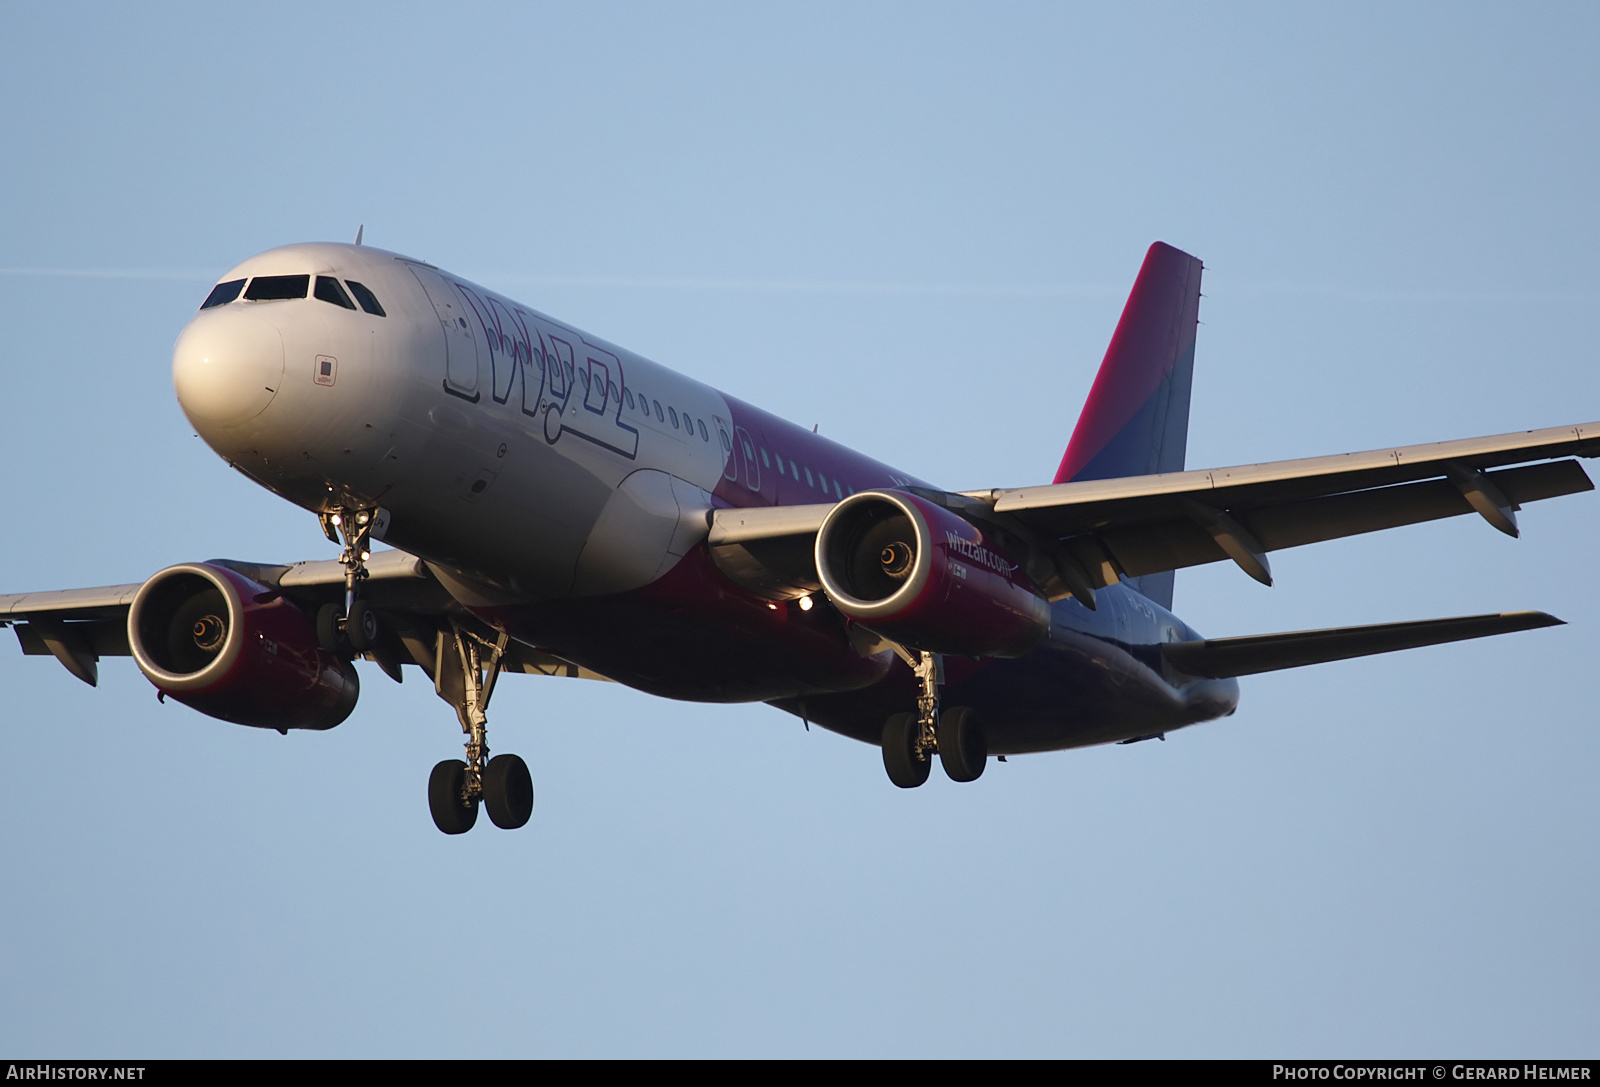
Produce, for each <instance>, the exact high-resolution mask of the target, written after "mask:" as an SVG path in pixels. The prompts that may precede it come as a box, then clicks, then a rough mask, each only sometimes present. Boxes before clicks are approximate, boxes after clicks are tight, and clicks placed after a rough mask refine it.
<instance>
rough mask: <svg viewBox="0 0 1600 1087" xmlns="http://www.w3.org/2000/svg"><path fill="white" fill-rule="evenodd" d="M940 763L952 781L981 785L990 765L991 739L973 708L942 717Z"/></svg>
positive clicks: (961, 708)
mask: <svg viewBox="0 0 1600 1087" xmlns="http://www.w3.org/2000/svg"><path fill="white" fill-rule="evenodd" d="M939 761H940V762H941V763H942V764H944V772H945V773H946V774H948V775H949V777H950V780H951V781H977V780H978V779H979V778H980V777H982V776H983V768H984V766H986V765H987V764H988V761H989V738H988V736H987V734H986V733H985V732H984V730H983V722H982V721H980V720H978V714H977V711H976V710H974V709H973V708H972V707H970V706H955V707H952V708H951V709H948V710H945V711H944V712H943V713H941V714H940V715H939Z"/></svg>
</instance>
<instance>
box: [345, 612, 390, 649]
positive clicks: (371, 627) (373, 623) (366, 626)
mask: <svg viewBox="0 0 1600 1087" xmlns="http://www.w3.org/2000/svg"><path fill="white" fill-rule="evenodd" d="M344 634H345V637H346V638H348V639H349V641H350V648H351V649H354V650H355V651H356V652H357V653H365V652H366V651H367V650H369V649H372V648H373V647H375V646H376V645H377V644H378V639H379V638H380V637H382V636H383V624H382V623H381V622H379V621H378V613H377V612H375V611H373V610H372V605H371V604H368V603H367V602H366V601H365V600H357V601H356V602H355V603H354V604H351V605H350V618H349V619H348V620H346V622H345V624H344Z"/></svg>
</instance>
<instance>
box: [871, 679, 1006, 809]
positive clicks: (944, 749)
mask: <svg viewBox="0 0 1600 1087" xmlns="http://www.w3.org/2000/svg"><path fill="white" fill-rule="evenodd" d="M912 667H913V670H914V671H915V672H916V674H917V679H918V681H919V682H920V684H921V687H922V690H921V693H920V694H918V696H917V712H916V713H896V714H891V715H890V717H889V719H888V720H887V721H885V722H884V723H883V768H884V769H885V770H887V771H888V773H889V780H890V781H892V782H894V783H895V784H896V785H898V786H900V788H902V789H915V788H916V787H917V786H918V785H921V784H922V783H923V782H925V781H927V780H928V774H929V772H930V771H931V770H932V769H933V754H934V752H938V754H939V762H940V763H941V764H943V766H944V772H945V774H946V775H948V776H949V778H950V780H951V781H976V780H977V779H978V778H979V777H980V776H981V775H982V774H983V768H984V765H985V764H986V763H987V762H988V758H989V745H988V738H987V736H986V735H985V733H984V729H983V722H982V721H980V720H979V719H978V715H977V712H976V711H974V710H973V709H972V708H971V707H968V706H953V707H951V708H950V709H948V710H943V711H942V712H941V710H940V708H939V687H940V686H941V685H942V684H943V683H944V662H943V661H942V660H941V659H940V658H939V657H938V656H937V655H935V654H933V653H928V652H922V653H919V654H918V656H917V659H916V661H914V662H913V664H912Z"/></svg>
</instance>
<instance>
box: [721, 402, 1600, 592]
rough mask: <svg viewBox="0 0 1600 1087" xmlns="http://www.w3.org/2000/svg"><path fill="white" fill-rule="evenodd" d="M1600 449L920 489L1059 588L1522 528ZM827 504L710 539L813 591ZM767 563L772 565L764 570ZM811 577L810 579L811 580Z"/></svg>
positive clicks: (1563, 443) (1399, 453)
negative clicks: (1372, 537) (1523, 511)
mask: <svg viewBox="0 0 1600 1087" xmlns="http://www.w3.org/2000/svg"><path fill="white" fill-rule="evenodd" d="M1597 455H1600V422H1597V423H1582V424H1579V425H1576V426H1563V427H1551V428H1548V429H1545V430H1529V431H1519V432H1516V433H1512V434H1499V435H1494V436H1491V437H1486V438H1468V439H1463V440H1460V441H1449V442H1435V443H1432V444H1429V445H1413V446H1402V447H1396V448H1390V449H1375V450H1370V451H1368V452H1364V453H1345V454H1340V455H1337V456H1331V457H1311V458H1306V459H1301V460H1287V461H1274V462H1269V463H1265V464H1250V465H1242V466H1238V467H1232V468H1211V469H1203V470H1197V471H1184V472H1167V473H1162V474H1159V475H1144V476H1125V477H1121V478H1116V479H1097V480H1089V481H1084V482H1079V483H1059V484H1051V485H1046V486H1040V487H1020V488H1015V489H996V490H988V491H967V492H963V493H962V494H959V495H956V494H941V493H938V492H926V491H922V490H916V493H918V494H920V495H921V496H922V497H924V498H928V499H930V500H933V501H936V502H939V503H940V504H942V505H945V506H947V507H948V508H950V509H952V510H953V511H954V512H956V513H959V514H961V515H962V516H965V517H968V518H969V519H972V520H975V521H986V522H989V523H990V524H992V525H994V526H996V527H998V528H1000V529H1001V530H1003V531H1009V532H1011V533H1012V534H1013V535H1014V536H1017V537H1019V538H1020V539H1021V540H1022V541H1024V543H1025V545H1026V546H1027V548H1028V549H1029V550H1030V551H1031V552H1032V556H1031V559H1030V562H1029V573H1030V574H1032V575H1033V576H1034V580H1035V581H1036V582H1037V583H1038V584H1039V585H1040V586H1041V588H1043V589H1044V590H1045V592H1046V594H1047V595H1049V596H1050V598H1051V599H1060V598H1062V597H1064V596H1067V595H1078V596H1079V597H1080V598H1082V599H1083V600H1084V603H1086V604H1089V605H1090V606H1093V591H1094V590H1095V589H1097V588H1100V587H1103V586H1105V585H1111V584H1115V583H1116V582H1117V581H1118V580H1119V579H1120V578H1121V577H1139V576H1142V575H1146V574H1155V573H1161V572H1164V571H1168V570H1178V569H1182V568H1183V567H1186V566H1197V565H1201V564H1203V563H1209V562H1219V561H1221V560H1223V559H1231V560H1233V561H1234V562H1236V563H1237V564H1238V565H1239V566H1240V567H1241V568H1242V569H1244V570H1245V572H1246V573H1248V574H1250V575H1251V576H1252V577H1254V578H1256V579H1257V580H1258V581H1261V582H1263V583H1265V584H1271V579H1272V575H1271V568H1270V566H1269V564H1268V561H1267V558H1266V556H1267V553H1268V552H1271V551H1277V550H1280V549H1282V548H1286V547H1298V546H1301V545H1302V544H1309V543H1317V542H1319V541H1322V540H1333V539H1338V538H1340V537H1343V536H1352V535H1357V534H1359V533H1364V532H1375V531H1378V530H1380V529H1386V528H1396V527H1398V526H1400V525H1409V524H1416V523H1418V522H1422V521H1431V520H1435V519H1437V518H1441V517H1453V516H1456V515H1458V514H1464V513H1473V512H1476V513H1478V514H1479V515H1480V516H1482V517H1483V518H1484V519H1485V520H1487V521H1488V522H1489V523H1490V524H1491V525H1493V526H1494V527H1496V528H1498V529H1499V530H1501V531H1502V532H1506V533H1508V534H1510V535H1513V536H1514V535H1516V534H1517V531H1518V529H1517V521H1516V511H1517V510H1518V509H1520V508H1521V507H1522V506H1523V505H1524V504H1526V503H1528V502H1534V501H1538V500H1540V499H1544V498H1554V497H1557V496H1558V495H1564V494H1573V493H1576V492H1579V491H1587V490H1592V489H1593V487H1594V484H1593V483H1591V482H1590V480H1589V477H1588V475H1587V474H1586V473H1585V472H1584V470H1583V468H1582V467H1581V466H1580V465H1579V464H1578V462H1577V461H1576V460H1573V459H1571V458H1573V457H1593V456H1597ZM830 508H831V507H829V506H825V505H824V506H798V507H775V508H770V509H760V510H750V509H744V510H718V511H716V513H715V514H714V515H713V520H712V528H711V535H710V539H709V542H710V543H711V545H712V550H713V554H714V555H717V556H718V559H719V563H721V564H723V565H724V569H728V570H730V572H732V571H733V570H735V569H737V570H739V571H740V572H742V574H743V577H736V580H744V581H745V582H746V583H750V582H752V581H756V580H761V577H763V576H764V578H765V581H766V582H767V583H769V584H773V585H778V584H787V585H791V586H793V587H794V589H796V590H803V591H814V586H815V585H816V570H815V567H814V565H812V564H811V559H810V558H809V555H808V552H807V550H806V548H805V547H804V546H802V545H803V543H804V541H805V540H807V539H809V538H810V537H813V536H815V533H816V531H817V528H818V527H819V526H820V525H821V523H822V520H823V519H824V518H825V517H826V515H827V512H828V510H829V509H830ZM763 568H764V574H762V575H758V574H757V573H756V572H752V571H753V570H759V569H763ZM806 586H812V588H811V589H807V588H806Z"/></svg>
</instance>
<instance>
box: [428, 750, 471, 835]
mask: <svg viewBox="0 0 1600 1087" xmlns="http://www.w3.org/2000/svg"><path fill="white" fill-rule="evenodd" d="M466 781H467V764H466V763H464V762H462V761H461V760H460V759H445V760H444V761H443V762H441V763H440V764H439V765H438V766H435V767H434V768H433V773H431V774H429V775H428V811H429V812H430V813H432V815H433V825H434V826H436V827H438V828H439V829H440V830H442V831H444V832H445V833H446V834H465V833H466V832H467V831H469V830H471V829H472V824H474V823H476V822H477V821H478V802H477V801H476V800H474V801H472V802H471V803H470V804H469V803H463V802H462V799H461V788H462V786H463V785H465V784H466Z"/></svg>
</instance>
